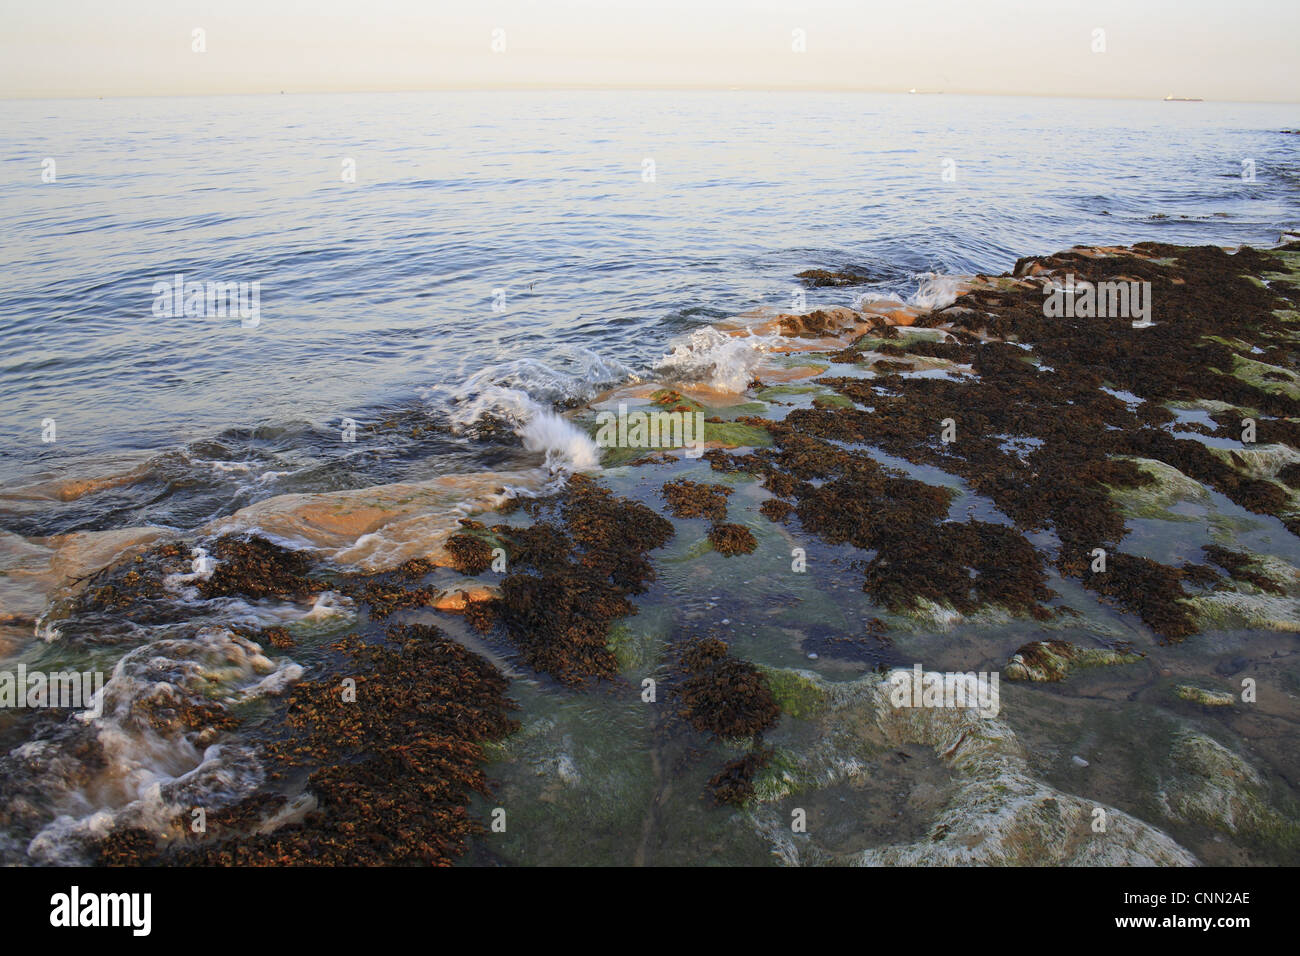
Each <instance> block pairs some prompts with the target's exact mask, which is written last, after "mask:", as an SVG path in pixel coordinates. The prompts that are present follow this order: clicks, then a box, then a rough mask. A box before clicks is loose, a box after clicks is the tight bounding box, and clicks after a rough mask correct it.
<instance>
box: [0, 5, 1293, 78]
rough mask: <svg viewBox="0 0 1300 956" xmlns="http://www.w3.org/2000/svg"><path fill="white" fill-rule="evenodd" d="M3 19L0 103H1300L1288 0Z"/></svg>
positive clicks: (246, 10) (219, 10)
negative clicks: (616, 93)
mask: <svg viewBox="0 0 1300 956" xmlns="http://www.w3.org/2000/svg"><path fill="white" fill-rule="evenodd" d="M0 17H2V18H3V19H2V20H0V22H3V24H4V27H3V30H2V31H0V95H3V96H87V95H88V96H108V95H137V94H142V95H174V94H209V93H251V92H278V91H279V90H286V91H292V92H303V91H328V90H384V89H436V88H447V87H451V88H466V87H469V88H494V87H533V86H596V87H601V86H609V87H621V86H647V87H677V86H702V87H722V88H726V87H732V86H735V87H746V88H747V87H757V88H771V87H777V88H823V89H824V88H836V89H867V90H906V89H909V88H912V87H918V88H921V89H941V90H944V91H946V92H953V93H956V92H987V93H1027V94H1045V95H1068V96H1133V97H1159V96H1163V95H1165V94H1166V93H1170V92H1173V93H1175V94H1177V95H1180V96H1197V97H1204V98H1206V99H1217V100H1272V101H1288V102H1296V101H1300V65H1298V62H1297V61H1298V60H1300V57H1298V56H1297V52H1296V51H1297V48H1298V47H1300V44H1298V43H1297V37H1300V2H1296V0H1232V2H1228V0H1215V2H1211V0H1087V2H1085V0H893V2H889V3H884V2H877V0H856V2H854V0H808V2H804V3H798V2H772V0H689V2H688V0H654V2H631V0H603V2H586V0H471V2H463V0H462V2H456V3H452V2H449V0H423V2H420V0H362V2H358V0H311V2H299V0H220V2H193V0H43V2H41V3H32V2H30V0H22V2H19V0H0ZM196 29H201V30H203V31H204V34H203V46H204V47H205V49H204V52H195V51H194V49H193V47H194V45H195V41H194V32H193V31H194V30H196ZM496 30H501V31H504V34H503V35H502V34H495V35H494V31H496ZM1098 30H1100V31H1104V32H1103V33H1102V34H1097V33H1096V31H1098ZM795 31H803V34H802V35H803V37H804V38H805V41H804V45H805V49H806V52H796V51H795V49H794V48H795V47H796V46H797V43H798V35H797V34H796V32H795ZM494 36H495V37H496V39H497V40H498V42H497V46H498V47H500V46H502V43H501V42H500V41H501V40H502V39H503V40H504V49H503V50H500V51H494V49H493V41H494ZM1095 47H1104V49H1100V50H1095V49H1094V48H1095Z"/></svg>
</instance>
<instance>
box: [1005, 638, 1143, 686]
mask: <svg viewBox="0 0 1300 956" xmlns="http://www.w3.org/2000/svg"><path fill="white" fill-rule="evenodd" d="M1141 657H1142V655H1141V654H1138V653H1136V652H1134V651H1126V650H1113V649H1111V648H1108V647H1079V646H1078V645H1077V644H1071V643H1070V642H1069V641H1033V642H1031V643H1029V644H1026V645H1024V646H1023V647H1021V648H1020V649H1019V650H1017V651H1016V652H1015V653H1014V654H1013V655H1011V659H1010V660H1009V661H1007V664H1006V667H1005V668H1003V673H1004V674H1005V675H1006V678H1007V680H1028V681H1059V680H1064V679H1065V677H1066V675H1067V674H1069V673H1070V671H1071V670H1073V669H1075V668H1079V667H1101V666H1105V665H1109V664H1127V663H1129V662H1131V661H1135V660H1139V659H1140V658H1141Z"/></svg>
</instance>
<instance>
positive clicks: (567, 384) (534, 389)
mask: <svg viewBox="0 0 1300 956" xmlns="http://www.w3.org/2000/svg"><path fill="white" fill-rule="evenodd" d="M571 364H573V365H574V366H575V368H574V370H573V371H569V370H566V369H559V368H556V367H554V366H551V365H547V364H546V363H544V362H541V361H538V360H537V359H517V360H515V361H512V362H507V363H504V364H501V365H493V366H491V367H489V368H485V369H483V370H482V371H481V372H477V373H476V374H474V375H472V376H470V378H469V379H468V380H467V381H466V382H465V383H464V384H463V385H461V386H460V387H459V388H457V389H454V390H453V391H452V394H451V399H452V402H453V410H452V424H453V426H454V427H457V428H461V429H464V428H468V427H469V426H471V425H473V424H475V423H477V422H480V421H482V420H484V419H487V418H497V419H501V420H503V421H506V422H508V423H509V424H510V426H511V427H512V428H513V429H514V432H515V434H516V435H518V436H519V438H520V439H521V440H522V441H523V444H524V447H525V448H527V449H528V450H529V451H535V452H540V453H542V454H544V455H545V456H546V466H547V467H548V468H550V469H551V470H552V471H565V472H573V471H589V470H591V469H594V468H596V467H598V466H599V464H600V450H599V449H598V448H597V447H596V443H595V442H593V441H592V440H591V438H590V437H588V436H587V435H586V434H584V433H583V432H582V431H581V430H580V429H578V428H577V427H576V426H575V425H574V424H573V423H572V422H570V421H569V420H568V419H566V418H565V417H564V416H562V415H560V414H559V413H558V412H556V411H555V409H554V405H555V403H557V402H567V401H575V400H583V399H586V398H590V397H591V396H592V395H594V394H595V392H596V390H597V389H598V388H599V387H600V386H602V385H606V384H609V383H611V382H621V381H626V380H627V379H628V378H629V377H630V376H631V373H630V371H629V370H628V368H627V367H626V366H624V365H622V364H621V363H619V362H612V361H609V360H606V359H602V358H601V357H600V356H598V355H596V354H595V353H594V352H590V351H586V350H582V351H578V352H575V353H574V355H573V360H572V363H571Z"/></svg>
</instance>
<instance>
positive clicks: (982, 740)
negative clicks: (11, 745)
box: [752, 675, 1196, 866]
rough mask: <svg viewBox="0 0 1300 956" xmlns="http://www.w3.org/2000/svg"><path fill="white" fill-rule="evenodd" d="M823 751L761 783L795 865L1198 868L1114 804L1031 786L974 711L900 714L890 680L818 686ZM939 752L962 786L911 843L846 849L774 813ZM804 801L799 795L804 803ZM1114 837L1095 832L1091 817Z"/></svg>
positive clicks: (778, 766) (1007, 746) (1011, 752)
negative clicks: (901, 751)
mask: <svg viewBox="0 0 1300 956" xmlns="http://www.w3.org/2000/svg"><path fill="white" fill-rule="evenodd" d="M804 679H807V680H813V681H816V682H818V683H821V685H822V690H823V694H824V700H825V704H824V707H823V708H822V709H821V710H819V711H818V712H817V713H816V714H815V715H814V716H813V718H812V719H813V720H814V721H815V722H816V724H815V726H816V730H817V734H816V740H817V743H816V744H814V745H813V746H812V747H809V748H806V749H805V750H804V751H803V752H791V751H789V750H785V749H783V748H778V750H777V754H776V756H775V757H774V759H773V761H772V765H771V766H770V767H769V768H768V769H767V770H765V771H763V772H762V773H761V774H760V777H759V780H758V781H756V783H755V789H756V794H757V795H758V796H759V797H760V799H761V801H763V802H760V803H759V805H758V806H757V807H756V808H755V809H754V810H753V811H752V813H753V816H752V819H753V822H754V825H755V826H756V828H757V829H758V830H759V832H760V833H762V834H764V835H765V836H766V837H767V838H768V839H769V840H770V841H771V842H772V844H773V850H774V852H776V853H777V854H778V856H779V857H780V858H781V859H783V860H784V861H785V862H787V863H793V864H814V865H816V864H846V863H847V864H851V865H859V866H945V865H947V866H959V865H964V866H972V865H974V866H988V865H1015V866H1045V865H1046V866H1078V865H1098V866H1114V865H1139V866H1152V865H1157V866H1190V865H1195V863H1196V858H1195V857H1194V856H1193V855H1192V854H1191V853H1189V852H1188V851H1187V850H1185V849H1184V848H1183V847H1181V846H1179V845H1178V844H1177V843H1175V842H1174V841H1173V840H1172V839H1171V838H1170V837H1169V836H1168V835H1166V834H1165V833H1163V832H1161V831H1160V830H1158V829H1156V828H1155V827H1152V826H1150V825H1149V824H1147V823H1144V822H1142V821H1141V820H1139V819H1137V818H1135V817H1133V816H1131V815H1129V814H1127V813H1124V812H1123V811H1121V810H1118V809H1116V808H1114V807H1109V806H1106V805H1105V804H1102V803H1099V802H1097V801H1094V800H1089V799H1086V798H1084V797H1081V796H1076V795H1074V794H1070V793H1066V792H1064V791H1061V790H1058V789H1056V788H1055V787H1052V786H1050V785H1048V784H1047V783H1045V782H1044V781H1042V780H1040V779H1038V778H1037V777H1035V776H1034V775H1033V773H1032V771H1031V770H1030V765H1029V761H1028V759H1027V755H1026V752H1025V749H1024V747H1023V745H1022V744H1021V742H1020V741H1019V739H1018V738H1017V736H1016V734H1015V733H1014V732H1013V731H1012V730H1011V728H1010V727H1008V726H1007V725H1006V724H1005V723H1003V722H1002V721H1001V720H999V719H997V718H989V717H981V716H979V714H978V712H977V711H975V710H973V709H966V708H925V707H894V706H893V704H892V703H891V701H890V693H889V683H888V679H887V678H886V677H884V676H880V675H871V676H870V677H866V678H863V679H861V680H859V681H854V682H851V683H841V684H830V683H825V682H820V681H819V680H818V679H817V678H815V677H814V676H812V675H804ZM915 744H919V745H923V746H926V747H929V748H932V749H933V752H934V753H935V755H936V756H937V757H938V758H939V760H940V761H941V762H942V764H943V765H944V766H945V767H946V768H947V769H948V771H949V772H950V774H951V775H952V777H953V780H954V784H955V785H954V787H953V789H952V793H951V796H950V797H949V799H948V800H947V801H946V803H944V805H943V806H942V807H940V808H939V809H938V810H937V812H936V813H935V814H934V816H933V818H932V819H931V820H930V822H929V824H928V827H927V832H926V834H925V836H924V837H923V838H922V839H920V840H918V841H916V842H911V843H900V844H895V845H887V846H879V847H873V848H870V849H866V850H857V851H840V850H838V849H837V847H836V846H834V845H826V844H822V843H819V842H818V841H817V838H816V830H815V828H813V829H812V830H811V831H810V833H809V834H806V835H800V834H793V833H791V830H790V827H789V824H788V819H787V818H786V817H785V816H784V815H783V814H782V813H780V812H778V811H777V809H776V807H775V806H774V804H775V802H776V801H779V800H781V799H782V798H783V797H785V796H786V795H788V794H790V793H792V792H799V791H803V790H815V789H820V788H824V787H827V786H831V785H834V784H835V783H836V782H837V781H843V780H851V779H855V778H864V777H866V776H867V775H869V774H870V773H871V767H872V766H873V764H874V763H875V762H876V761H878V760H879V759H880V758H881V755H882V754H884V753H887V752H889V751H891V750H893V749H897V748H899V747H901V746H904V745H915ZM801 799H802V798H801ZM1097 809H1101V810H1102V811H1104V813H1105V818H1106V830H1105V832H1104V833H1099V832H1095V831H1094V830H1093V828H1092V823H1093V821H1094V819H1096V816H1095V811H1096V810H1097Z"/></svg>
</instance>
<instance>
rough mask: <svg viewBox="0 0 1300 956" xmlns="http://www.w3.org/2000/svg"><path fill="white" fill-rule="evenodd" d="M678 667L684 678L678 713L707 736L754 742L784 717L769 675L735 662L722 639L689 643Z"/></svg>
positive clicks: (678, 695) (745, 662) (678, 694)
mask: <svg viewBox="0 0 1300 956" xmlns="http://www.w3.org/2000/svg"><path fill="white" fill-rule="evenodd" d="M678 667H679V668H680V670H681V672H682V674H683V677H682V680H681V682H680V684H679V685H678V687H677V691H676V693H677V697H678V700H679V701H680V705H681V706H680V710H679V712H678V713H679V715H680V716H681V717H682V718H684V719H685V720H686V721H687V722H688V723H689V724H690V725H691V726H692V727H694V728H695V729H696V730H698V731H700V732H701V733H709V734H713V735H715V736H717V737H723V738H728V739H734V738H745V737H754V736H757V735H759V734H761V733H762V732H763V731H765V730H767V729H769V728H770V727H772V726H773V725H774V724H775V723H776V721H777V718H778V717H779V716H780V713H781V711H780V708H779V707H778V706H777V703H776V698H775V697H774V696H773V695H772V689H771V687H770V686H769V685H768V681H767V678H766V677H765V676H764V675H763V672H762V671H760V670H759V669H758V668H757V667H755V666H754V665H753V664H750V663H749V662H748V661H742V660H740V659H738V658H735V657H732V656H731V654H730V653H728V650H727V645H726V644H724V643H723V642H722V641H720V640H718V639H717V638H704V639H699V640H691V641H688V642H687V643H686V645H685V646H684V647H683V648H682V651H681V654H680V656H679V658H678Z"/></svg>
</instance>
